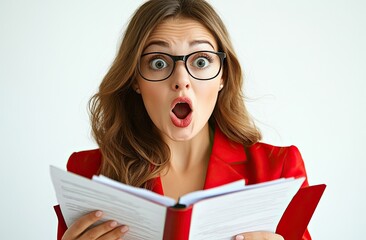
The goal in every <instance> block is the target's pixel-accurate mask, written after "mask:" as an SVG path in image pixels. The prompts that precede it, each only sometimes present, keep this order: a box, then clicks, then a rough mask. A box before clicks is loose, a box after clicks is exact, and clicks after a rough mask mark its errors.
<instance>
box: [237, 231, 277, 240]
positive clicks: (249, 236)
mask: <svg viewBox="0 0 366 240" xmlns="http://www.w3.org/2000/svg"><path fill="white" fill-rule="evenodd" d="M234 239H235V240H284V238H283V237H282V236H281V235H278V234H275V233H272V232H247V233H241V234H239V235H236V237H235V238H234Z"/></svg>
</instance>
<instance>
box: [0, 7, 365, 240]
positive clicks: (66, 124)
mask: <svg viewBox="0 0 366 240" xmlns="http://www.w3.org/2000/svg"><path fill="white" fill-rule="evenodd" d="M141 2H142V1H117V0H113V1H112V0H109V1H95V0H94V1H91V0H88V1H87V0H84V1H75V0H64V1H50V0H33V1H25V0H1V1H0V83H1V85H0V110H1V115H0V116H1V117H0V123H1V124H0V136H1V139H0V148H1V163H2V164H1V168H0V177H1V180H0V184H1V198H0V201H1V202H0V204H1V205H0V206H1V209H2V210H1V211H2V212H1V217H0V221H1V222H0V228H1V230H0V239H32V240H33V239H34V240H39V239H55V236H56V217H55V214H54V212H53V209H52V206H53V205H54V204H56V199H55V196H54V192H53V188H52V185H51V181H50V177H49V171H48V168H49V165H50V164H53V165H56V166H59V167H62V168H64V167H65V164H66V161H67V158H68V156H69V155H70V154H71V153H72V152H73V151H78V150H83V149H90V148H95V147H96V145H95V143H94V142H93V140H92V138H91V137H90V127H89V120H88V115H87V110H86V109H87V107H86V106H87V101H88V99H89V98H90V96H91V95H92V94H93V93H94V92H95V91H96V89H97V87H98V85H99V83H100V81H101V79H102V78H103V76H104V74H105V73H106V71H107V69H108V67H109V66H110V64H111V62H112V60H113V57H114V56H115V53H116V50H117V47H118V44H119V42H120V36H121V33H122V31H123V29H124V26H125V24H126V22H127V20H128V18H129V17H130V15H131V14H132V13H133V11H134V10H135V9H136V7H137V6H138V5H139V4H140V3H141ZM210 2H211V3H212V4H213V5H214V7H215V8H216V9H217V11H218V12H219V14H220V15H221V16H222V18H223V20H224V22H225V23H226V25H227V27H228V29H229V32H230V33H231V37H232V40H233V42H234V46H235V48H236V50H237V53H238V55H239V57H240V60H241V63H242V65H243V68H244V71H245V74H246V85H245V87H244V89H245V93H246V95H247V97H248V99H247V104H248V107H249V110H250V112H251V113H252V115H253V117H254V118H255V119H256V121H257V123H258V125H259V127H260V128H261V130H262V132H263V135H264V139H263V141H265V142H268V143H272V144H275V145H289V144H294V145H297V146H298V147H299V149H300V151H301V152H302V155H303V157H304V159H305V163H306V167H307V170H308V175H309V181H310V183H311V184H318V183H326V184H328V188H327V190H326V192H325V195H324V197H323V199H322V200H321V202H320V204H319V206H318V209H317V211H316V213H315V215H314V216H313V219H312V221H311V223H310V226H309V229H310V231H311V233H312V236H313V239H315V240H317V239H363V238H364V237H363V235H362V233H363V229H362V227H364V222H365V221H364V220H362V219H364V216H365V215H366V209H365V202H366V198H365V186H364V180H363V179H362V178H361V174H362V173H363V172H365V161H366V157H365V154H364V153H363V151H364V150H363V149H364V146H363V145H364V144H363V143H364V142H365V137H366V130H365V129H366V128H365V127H364V124H365V123H366V114H365V109H366V108H365V104H366V97H365V94H366V84H365V82H366V70H365V69H366V64H365V61H366V57H365V56H366V47H365V42H366V26H365V25H366V15H365V14H364V13H365V10H366V3H365V1H362V0H308V1H300V0H256V1H249V0H244V1H243V0H236V1H234V0H226V1H222V0H215V1H214V0H211V1H210Z"/></svg>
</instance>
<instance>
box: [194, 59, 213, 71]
mask: <svg viewBox="0 0 366 240" xmlns="http://www.w3.org/2000/svg"><path fill="white" fill-rule="evenodd" d="M210 62H211V61H210V59H209V58H208V57H206V56H200V57H197V58H196V59H194V61H193V62H192V65H193V66H194V67H196V68H201V69H202V68H206V67H208V65H209V64H210Z"/></svg>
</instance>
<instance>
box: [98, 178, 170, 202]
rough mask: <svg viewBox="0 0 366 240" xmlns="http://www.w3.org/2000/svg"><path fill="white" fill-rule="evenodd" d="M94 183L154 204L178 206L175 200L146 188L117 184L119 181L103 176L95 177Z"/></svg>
mask: <svg viewBox="0 0 366 240" xmlns="http://www.w3.org/2000/svg"><path fill="white" fill-rule="evenodd" d="M93 181H96V182H99V183H102V184H105V185H108V186H111V187H114V188H117V189H119V190H122V191H125V192H129V193H132V194H133V195H136V196H140V197H142V198H145V199H147V200H150V201H152V202H156V203H159V204H162V205H164V206H167V207H170V206H174V205H175V204H176V201H175V200H174V199H173V198H170V197H167V196H162V195H160V194H157V193H155V192H152V191H150V190H147V189H144V188H136V187H132V186H129V185H127V184H123V183H121V182H117V181H115V180H113V179H110V178H108V177H105V176H103V175H100V176H93Z"/></svg>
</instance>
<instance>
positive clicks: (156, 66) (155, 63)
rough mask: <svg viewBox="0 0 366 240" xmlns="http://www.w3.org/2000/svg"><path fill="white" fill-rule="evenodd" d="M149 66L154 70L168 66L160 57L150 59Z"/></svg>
mask: <svg viewBox="0 0 366 240" xmlns="http://www.w3.org/2000/svg"><path fill="white" fill-rule="evenodd" d="M150 67H151V68H152V69H154V70H161V69H164V68H166V67H168V63H167V62H166V61H165V60H164V59H161V58H156V59H153V60H152V61H150Z"/></svg>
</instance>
